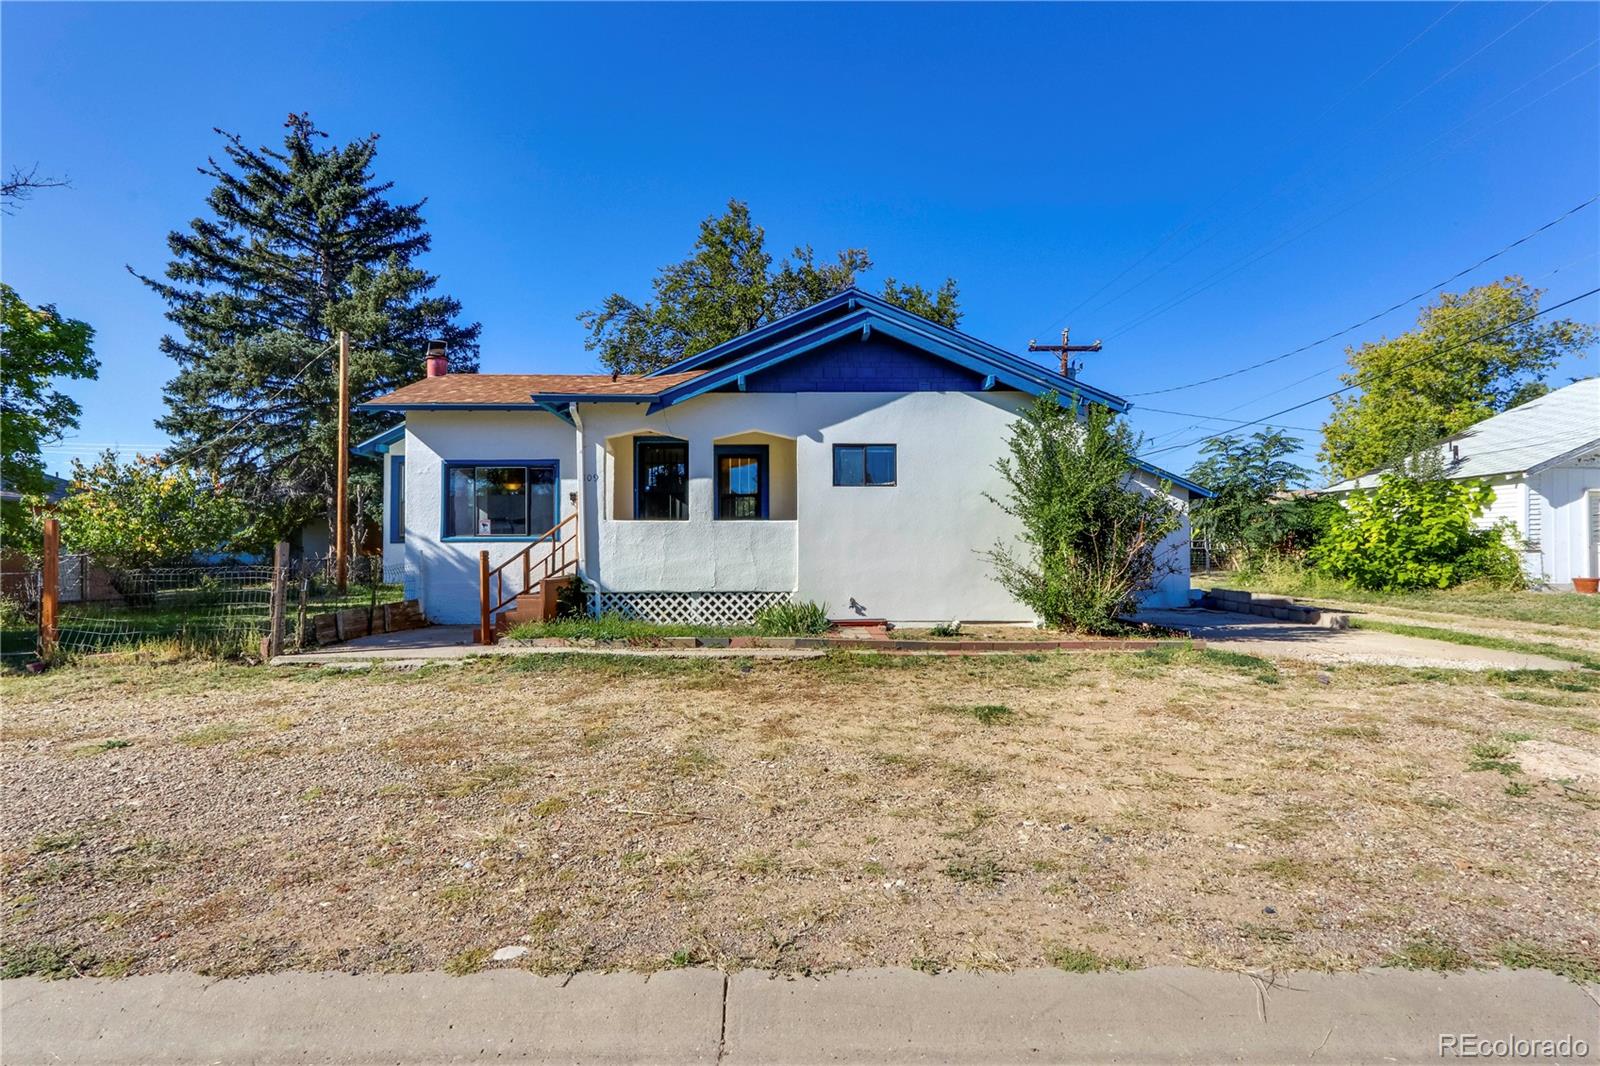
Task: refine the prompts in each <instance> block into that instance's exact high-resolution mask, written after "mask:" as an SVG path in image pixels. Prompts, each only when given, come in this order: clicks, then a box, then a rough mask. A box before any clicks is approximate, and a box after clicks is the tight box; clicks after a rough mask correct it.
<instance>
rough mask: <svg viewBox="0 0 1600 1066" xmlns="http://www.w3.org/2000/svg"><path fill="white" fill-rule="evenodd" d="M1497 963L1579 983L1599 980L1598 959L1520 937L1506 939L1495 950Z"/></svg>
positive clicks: (1599, 981) (1598, 981) (1599, 964)
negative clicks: (1553, 975) (1539, 971)
mask: <svg viewBox="0 0 1600 1066" xmlns="http://www.w3.org/2000/svg"><path fill="white" fill-rule="evenodd" d="M1495 958H1497V959H1499V960H1500V965H1502V966H1507V967H1510V968H1511V969H1513V970H1549V971H1550V972H1551V973H1554V974H1560V975H1561V976H1562V977H1565V978H1567V979H1568V980H1571V981H1577V982H1579V983H1581V984H1596V983H1600V958H1596V957H1594V956H1592V955H1579V954H1577V953H1576V952H1572V951H1562V950H1560V949H1557V948H1548V947H1545V946H1543V945H1542V944H1532V943H1528V942H1527V941H1522V940H1508V941H1507V942H1506V943H1504V944H1502V945H1500V947H1499V949H1498V950H1496V952H1495Z"/></svg>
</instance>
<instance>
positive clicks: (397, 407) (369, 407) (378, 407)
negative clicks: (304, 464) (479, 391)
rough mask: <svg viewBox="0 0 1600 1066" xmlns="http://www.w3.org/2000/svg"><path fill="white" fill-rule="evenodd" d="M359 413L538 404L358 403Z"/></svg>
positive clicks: (514, 408) (533, 406)
mask: <svg viewBox="0 0 1600 1066" xmlns="http://www.w3.org/2000/svg"><path fill="white" fill-rule="evenodd" d="M356 410H357V411H402V412H404V411H538V410H541V408H540V407H539V405H538V404H536V403H396V404H388V403H358V404H356Z"/></svg>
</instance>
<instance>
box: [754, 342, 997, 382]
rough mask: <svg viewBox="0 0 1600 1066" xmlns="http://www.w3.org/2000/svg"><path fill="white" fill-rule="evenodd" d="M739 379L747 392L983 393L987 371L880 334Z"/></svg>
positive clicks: (828, 348) (812, 353) (834, 345)
mask: <svg viewBox="0 0 1600 1066" xmlns="http://www.w3.org/2000/svg"><path fill="white" fill-rule="evenodd" d="M989 377H991V378H992V377H993V375H989ZM739 380H740V381H742V382H744V386H743V391H747V392H981V391H982V390H983V383H984V380H985V376H984V375H983V374H981V373H979V372H978V371H975V370H969V369H967V368H966V367H962V366H957V365H956V364H955V363H952V362H949V361H948V360H945V359H940V358H938V357H937V356H933V355H929V354H928V353H926V352H924V351H922V350H921V349H919V348H916V347H913V346H912V345H909V344H906V343H904V342H902V341H897V340H893V339H891V338H886V337H884V336H883V335H882V334H881V333H880V334H878V335H875V336H869V337H867V338H866V339H865V340H856V339H854V338H853V337H844V338H841V339H839V340H838V341H836V342H834V343H832V344H826V345H824V346H822V347H821V348H818V349H816V350H815V351H813V352H811V353H810V354H809V355H807V356H805V357H804V358H800V359H790V360H787V361H786V362H783V363H780V364H778V365H776V366H773V367H769V368H768V369H766V370H760V371H757V372H755V373H753V374H749V375H740V378H739Z"/></svg>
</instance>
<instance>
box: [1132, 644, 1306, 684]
mask: <svg viewBox="0 0 1600 1066" xmlns="http://www.w3.org/2000/svg"><path fill="white" fill-rule="evenodd" d="M1123 662H1124V663H1125V664H1126V665H1127V666H1129V667H1132V668H1133V669H1134V672H1135V673H1137V674H1138V675H1139V676H1142V677H1149V676H1152V673H1151V672H1150V671H1149V670H1148V669H1141V667H1142V666H1145V665H1146V664H1154V665H1159V666H1168V665H1181V664H1183V663H1193V664H1195V665H1198V666H1211V667H1219V668H1221V669H1223V670H1227V671H1229V672H1238V673H1243V674H1246V675H1248V676H1250V677H1252V678H1254V679H1255V680H1256V681H1258V682H1260V683H1261V684H1263V685H1276V684H1277V683H1278V682H1279V680H1280V677H1279V674H1278V667H1277V664H1276V663H1273V662H1272V661H1271V660H1270V659H1263V658H1261V657H1260V656H1259V655H1246V654H1244V653H1243V652H1237V651H1222V650H1221V649H1218V648H1201V649H1199V650H1195V649H1193V648H1179V647H1171V648H1150V649H1147V650H1146V651H1142V652H1139V653H1138V654H1137V655H1130V656H1125V657H1124V659H1123Z"/></svg>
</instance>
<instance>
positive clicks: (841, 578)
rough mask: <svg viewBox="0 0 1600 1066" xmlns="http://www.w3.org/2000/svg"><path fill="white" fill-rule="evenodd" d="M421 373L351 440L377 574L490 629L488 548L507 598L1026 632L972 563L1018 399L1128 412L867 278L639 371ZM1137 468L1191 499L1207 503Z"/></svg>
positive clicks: (1165, 598)
mask: <svg viewBox="0 0 1600 1066" xmlns="http://www.w3.org/2000/svg"><path fill="white" fill-rule="evenodd" d="M428 362H429V370H428V376H426V377H423V378H422V379H420V380H418V381H416V382H414V383H412V384H410V385H407V386H405V387H403V388H401V389H399V390H397V391H395V392H393V393H391V394H389V395H387V396H383V397H380V398H378V399H375V400H373V401H371V402H370V403H367V404H365V405H363V406H364V407H365V408H366V409H368V410H377V411H392V412H397V413H399V414H401V415H402V416H403V421H402V422H400V423H399V424H397V425H395V426H394V427H393V428H391V429H389V430H388V431H386V432H384V433H381V434H379V435H377V436H374V437H373V438H371V439H370V440H367V441H364V442H363V443H362V444H361V445H360V447H359V450H361V451H363V452H364V453H366V454H369V455H379V456H381V457H382V458H383V464H384V477H385V493H384V500H385V515H384V553H385V569H391V570H392V569H394V568H397V567H400V566H403V567H404V571H405V574H406V582H407V586H408V593H409V594H411V595H414V596H416V597H417V598H418V599H419V600H420V601H421V604H422V609H423V611H424V612H425V613H426V614H427V616H428V617H429V618H430V619H433V620H434V621H437V622H444V623H471V622H477V621H478V619H479V612H480V599H479V592H480V552H486V553H487V556H488V562H487V565H488V567H489V568H492V569H494V570H495V577H494V579H493V580H494V581H496V582H499V583H501V584H500V585H497V587H496V590H495V592H494V594H493V596H492V599H493V600H494V603H493V605H492V606H491V609H492V610H494V611H499V610H502V609H506V608H507V606H508V605H509V604H510V603H511V598H512V597H513V596H514V595H515V593H516V592H517V590H518V588H519V587H520V585H521V582H522V581H524V580H532V581H537V580H538V578H539V575H540V574H541V573H553V572H555V571H557V570H560V569H562V568H567V569H569V571H570V570H575V571H576V573H577V574H578V575H579V576H580V577H581V578H582V580H583V582H584V584H585V585H586V586H587V588H588V589H589V590H590V593H591V604H592V606H593V608H594V609H596V610H609V611H619V612H622V613H625V614H631V615H635V616H639V617H645V618H649V619H654V620H663V621H665V620H700V621H706V622H733V621H737V620H744V619H748V618H750V617H751V616H752V615H753V614H754V612H755V611H756V610H757V609H759V608H760V607H761V606H764V605H765V604H767V603H770V602H773V601H775V600H781V599H789V598H796V599H801V600H812V601H815V602H818V603H825V604H827V605H828V608H829V614H830V617H835V618H840V619H849V618H863V617H865V618H882V619H887V620H889V621H892V622H896V623H900V624H905V623H918V622H924V623H926V622H933V621H940V620H948V619H961V620H964V621H969V622H977V621H989V622H1027V621H1032V620H1033V616H1032V613H1031V612H1030V611H1029V610H1028V609H1027V608H1025V607H1024V606H1022V605H1021V604H1019V603H1017V602H1016V601H1015V600H1013V599H1012V598H1011V596H1010V595H1009V594H1007V593H1006V591H1005V590H1004V589H1003V588H1001V586H1000V585H999V584H998V583H996V582H995V581H994V579H993V577H992V574H991V570H990V567H989V565H988V563H987V562H986V561H985V560H984V559H983V557H982V554H981V553H982V552H984V551H985V550H987V549H989V548H990V547H992V546H993V545H994V544H995V542H996V541H997V540H1001V539H1005V540H1008V541H1009V540H1010V539H1011V538H1012V537H1013V536H1014V535H1015V533H1016V527H1015V524H1014V522H1013V520H1012V519H1010V518H1008V517H1007V516H1006V515H1005V514H1004V513H1003V512H1002V511H1001V509H1000V508H999V507H998V506H996V505H995V504H994V503H993V502H992V501H991V500H990V499H988V498H987V497H986V495H985V493H994V494H996V495H999V494H1001V490H1002V485H1001V483H1000V478H999V475H998V474H997V473H996V471H995V469H994V464H995V461H996V459H998V458H999V457H1000V456H1001V455H1002V454H1003V453H1004V451H1005V448H1006V441H1007V437H1008V430H1009V427H1010V425H1011V423H1012V421H1013V418H1014V415H1015V412H1016V411H1017V410H1018V409H1019V408H1021V407H1022V406H1023V405H1024V404H1026V403H1027V402H1028V401H1029V400H1030V399H1031V398H1032V397H1033V396H1036V395H1039V394H1042V393H1045V392H1048V391H1055V392H1057V393H1059V394H1060V395H1062V396H1064V397H1073V396H1075V397H1077V398H1078V401H1079V402H1080V404H1088V403H1096V404H1102V405H1104V406H1106V407H1108V408H1110V409H1111V410H1113V411H1117V412H1121V411H1125V410H1126V409H1127V408H1128V404H1127V403H1126V402H1125V401H1124V400H1122V399H1119V398H1118V397H1116V396H1112V395H1110V394H1108V393H1105V392H1103V391H1101V390H1098V389H1095V388H1093V387H1092V386H1090V385H1087V384H1085V383H1084V382H1082V381H1078V380H1076V379H1071V378H1067V377H1065V376H1063V375H1061V374H1058V373H1056V372H1054V371H1053V370H1050V369H1047V368H1045V367H1042V366H1040V365H1038V364H1037V363H1034V362H1033V361H1031V360H1028V359H1025V358H1022V357H1020V356H1017V355H1013V354H1011V353H1009V352H1006V351H1004V350H1002V349H1000V348H996V347H994V346H993V345H990V344H986V343H984V342H982V341H979V340H977V339H975V338H973V337H970V336H968V335H966V334H964V333H961V332H959V331H956V330H953V329H947V328H945V327H942V326H939V325H936V324H934V323H932V322H929V321H927V320H925V319H922V318H920V317H918V316H916V315H913V314H910V313H908V312H906V311H903V310H901V309H899V308H896V307H893V306H892V305H890V304H888V303H885V302H884V301H883V300H880V299H878V298H876V297H874V296H871V295H868V294H866V293H864V292H860V291H858V290H849V291H846V292H843V293H840V294H839V295H837V296H834V297H831V298H829V299H827V300H824V301H822V302H821V303H818V304H816V305H815V306H812V307H810V308H807V309H806V310H803V311H800V312H797V313H795V314H792V315H789V316H788V317H786V318H783V319H781V320H778V321H775V322H772V323H770V324H768V325H765V326H762V327H760V328H758V329H755V330H752V331H751V332H749V333H747V334H745V335H744V336H741V337H738V338H736V339H734V340H731V341H728V342H726V343H724V344H720V345H718V346H717V347H715V348H712V349H710V350H708V351H705V352H702V353H700V354H699V355H696V356H693V357H691V358H688V359H685V360H683V361H681V362H679V363H677V364H675V365H673V366H670V367H668V368H666V369H664V370H661V371H659V372H656V373H653V374H648V375H638V376H621V377H617V376H613V375H609V374H452V373H449V372H448V369H447V367H446V366H445V365H444V364H445V360H444V358H443V356H442V354H430V357H429V360H428ZM1130 477H1131V478H1132V479H1133V480H1135V481H1136V482H1137V483H1138V484H1140V485H1142V486H1144V487H1145V488H1146V489H1147V490H1148V491H1151V492H1166V493H1168V494H1170V498H1171V500H1172V502H1173V504H1174V506H1176V507H1177V508H1179V509H1180V510H1183V511H1185V512H1186V510H1187V507H1188V504H1189V501H1190V499H1191V498H1195V497H1198V496H1204V495H1208V493H1207V492H1206V490H1205V489H1204V488H1202V487H1201V486H1198V485H1194V484H1192V483H1190V482H1188V481H1185V480H1184V479H1182V478H1180V477H1176V476H1174V475H1171V474H1168V473H1166V472H1164V471H1161V470H1158V469H1155V468H1154V467H1145V468H1142V469H1138V470H1134V471H1130ZM1188 537H1189V532H1188V523H1187V518H1185V521H1184V525H1183V529H1182V530H1181V532H1180V533H1178V534H1177V535H1176V536H1174V537H1172V538H1169V540H1168V541H1167V542H1166V543H1164V544H1163V546H1162V557H1163V559H1164V560H1165V562H1166V563H1167V564H1169V566H1170V572H1169V573H1168V574H1167V575H1166V576H1165V577H1164V578H1163V579H1162V580H1161V582H1160V584H1159V585H1158V586H1157V587H1155V588H1153V589H1151V590H1149V592H1148V593H1147V599H1148V601H1149V602H1150V603H1152V604H1160V605H1183V604H1187V603H1188V598H1189V572H1188V570H1189V543H1188ZM545 560H551V561H550V562H546V561H545ZM524 574H527V575H530V576H529V577H524V576H523V575H524ZM502 586H503V588H504V591H503V592H502Z"/></svg>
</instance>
